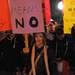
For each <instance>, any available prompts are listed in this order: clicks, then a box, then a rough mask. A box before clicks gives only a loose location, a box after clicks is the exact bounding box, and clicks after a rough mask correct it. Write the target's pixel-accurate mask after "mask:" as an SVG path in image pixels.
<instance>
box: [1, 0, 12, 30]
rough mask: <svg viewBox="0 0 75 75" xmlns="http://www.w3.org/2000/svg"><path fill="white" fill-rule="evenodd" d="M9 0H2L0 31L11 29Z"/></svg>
mask: <svg viewBox="0 0 75 75" xmlns="http://www.w3.org/2000/svg"><path fill="white" fill-rule="evenodd" d="M10 25H11V24H10V15H9V7H8V0H0V31H5V30H10V29H11V26H10Z"/></svg>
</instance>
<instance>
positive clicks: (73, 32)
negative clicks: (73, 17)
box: [68, 24, 75, 75]
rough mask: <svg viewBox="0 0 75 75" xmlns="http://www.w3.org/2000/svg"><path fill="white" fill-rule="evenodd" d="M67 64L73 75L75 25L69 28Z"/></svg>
mask: <svg viewBox="0 0 75 75" xmlns="http://www.w3.org/2000/svg"><path fill="white" fill-rule="evenodd" d="M68 58H69V63H70V68H71V71H72V72H73V74H74V75H75V61H74V60H75V24H74V25H73V26H72V28H71V38H70V41H69V55H68Z"/></svg>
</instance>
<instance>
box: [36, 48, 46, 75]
mask: <svg viewBox="0 0 75 75" xmlns="http://www.w3.org/2000/svg"><path fill="white" fill-rule="evenodd" d="M42 50H43V47H42V48H35V61H36V59H37V57H38V55H39V54H40V53H41V52H42ZM36 75H47V74H46V69H45V63H44V55H43V52H42V53H41V56H40V59H39V61H38V63H37V66H36Z"/></svg>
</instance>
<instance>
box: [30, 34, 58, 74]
mask: <svg viewBox="0 0 75 75" xmlns="http://www.w3.org/2000/svg"><path fill="white" fill-rule="evenodd" d="M34 42H35V43H34V45H33V47H32V55H31V63H32V72H33V75H50V69H51V75H57V73H56V74H53V72H54V71H53V70H52V69H53V68H52V67H53V66H52V64H53V63H52V64H51V63H50V62H49V61H52V58H51V57H52V56H51V57H50V58H49V56H48V55H47V54H48V53H47V49H48V48H47V46H46V42H45V35H44V34H43V33H36V34H34ZM49 53H50V51H49ZM50 55H52V52H51V53H50ZM47 56H48V57H47ZM48 63H49V65H48ZM30 75H31V74H30Z"/></svg>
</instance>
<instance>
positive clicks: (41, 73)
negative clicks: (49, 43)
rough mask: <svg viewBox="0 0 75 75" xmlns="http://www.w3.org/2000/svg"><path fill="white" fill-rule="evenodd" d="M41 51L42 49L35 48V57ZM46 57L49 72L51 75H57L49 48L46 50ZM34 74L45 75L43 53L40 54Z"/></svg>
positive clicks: (53, 58) (51, 51)
mask: <svg viewBox="0 0 75 75" xmlns="http://www.w3.org/2000/svg"><path fill="white" fill-rule="evenodd" d="M42 50H43V47H42V48H40V49H39V48H35V55H36V56H38V55H39V54H40V52H41V51H42ZM36 56H35V58H36ZM47 56H48V64H49V70H50V72H51V75H58V72H57V67H56V63H55V57H54V54H53V50H50V49H49V48H47ZM36 74H37V75H47V72H46V66H45V61H44V53H42V54H41V57H40V59H39V61H38V64H37V69H36Z"/></svg>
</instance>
